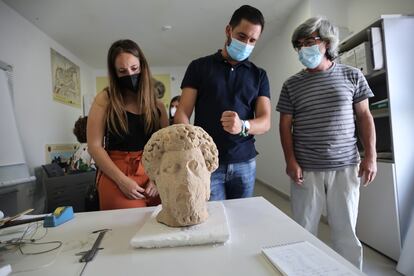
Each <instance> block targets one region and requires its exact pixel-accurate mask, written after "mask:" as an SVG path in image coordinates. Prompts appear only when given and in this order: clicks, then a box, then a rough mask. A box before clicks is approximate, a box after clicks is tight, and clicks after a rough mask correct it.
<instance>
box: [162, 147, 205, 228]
mask: <svg viewBox="0 0 414 276" xmlns="http://www.w3.org/2000/svg"><path fill="white" fill-rule="evenodd" d="M210 175H211V174H210V172H209V171H208V169H207V167H206V165H205V161H204V157H203V155H202V153H201V150H200V149H199V148H194V149H189V150H185V151H170V152H166V153H164V155H163V157H162V159H161V165H160V170H159V175H158V176H157V178H156V180H155V181H156V183H157V187H158V191H159V193H160V197H161V201H162V210H161V211H160V213H159V214H158V217H157V219H158V221H160V222H162V223H165V224H167V225H170V226H183V225H193V224H198V223H201V222H203V221H204V220H206V219H207V217H208V213H207V208H206V201H208V199H209V197H210Z"/></svg>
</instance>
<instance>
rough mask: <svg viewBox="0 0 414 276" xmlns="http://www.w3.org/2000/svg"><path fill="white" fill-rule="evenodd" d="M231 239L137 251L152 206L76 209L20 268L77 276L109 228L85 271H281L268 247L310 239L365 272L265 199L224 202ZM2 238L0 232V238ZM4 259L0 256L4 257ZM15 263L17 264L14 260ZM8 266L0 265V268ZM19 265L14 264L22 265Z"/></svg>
mask: <svg viewBox="0 0 414 276" xmlns="http://www.w3.org/2000/svg"><path fill="white" fill-rule="evenodd" d="M224 206H225V208H226V212H227V217H228V220H229V226H230V231H231V240H230V241H229V242H227V243H226V244H224V245H223V244H219V245H217V244H216V245H202V246H191V247H177V248H161V249H134V248H132V247H131V246H130V245H129V241H130V239H131V237H132V236H133V235H135V233H136V232H137V231H138V229H139V228H140V227H141V226H142V225H143V224H144V222H145V220H146V219H147V218H148V217H149V216H150V215H151V213H152V211H153V210H154V207H149V208H136V209H124V210H113V211H101V212H92V213H76V214H75V218H74V219H73V220H71V221H69V222H66V223H65V224H62V225H60V226H58V227H56V228H50V229H49V232H48V234H47V236H46V237H45V239H44V240H61V241H63V242H64V245H63V247H62V250H61V251H60V254H59V255H58V256H57V258H55V259H54V257H55V256H56V251H54V252H51V253H46V254H42V255H41V256H31V257H20V258H21V259H20V260H17V259H15V260H14V261H15V262H17V261H18V264H17V265H18V266H20V267H23V266H24V267H26V268H28V267H33V268H35V267H38V266H40V265H45V264H47V263H49V262H52V264H51V265H50V266H48V267H46V268H42V269H39V270H36V271H31V272H28V273H27V274H30V275H79V273H80V271H81V269H82V267H83V263H79V258H80V257H79V256H75V254H76V253H78V252H80V251H85V250H88V249H90V248H91V246H92V244H93V242H94V240H95V239H96V237H97V234H90V233H91V232H92V231H94V230H97V229H103V228H110V229H112V231H110V232H107V234H106V235H105V237H104V239H103V241H102V244H101V247H103V248H104V249H103V250H101V251H99V252H98V254H97V256H96V257H95V259H94V260H93V261H92V262H90V263H89V264H88V265H87V267H86V269H85V271H84V274H83V275H150V276H154V275H208V276H211V275H278V274H279V273H278V272H277V271H276V270H275V269H274V268H273V266H272V265H271V264H270V263H269V262H268V261H267V260H266V259H265V258H264V257H263V255H262V253H261V248H262V247H264V246H270V245H276V244H282V243H288V242H294V241H301V240H306V241H309V242H310V243H312V244H313V245H315V246H316V247H318V248H320V249H321V250H322V251H324V252H326V253H327V254H328V255H330V256H331V257H333V258H334V259H336V260H337V261H338V262H340V263H342V264H344V265H345V266H346V267H348V268H350V269H351V270H352V271H353V272H355V273H356V274H359V275H363V274H362V273H361V272H360V271H359V270H357V269H356V268H355V267H354V266H353V265H352V264H350V263H349V262H348V261H346V260H345V259H344V258H342V257H341V256H340V255H338V254H337V253H336V252H334V251H333V250H332V249H331V248H329V247H328V246H326V245H325V244H324V243H323V242H321V241H320V240H318V239H317V238H316V237H314V236H313V235H311V234H310V233H309V232H307V231H306V230H305V229H303V228H302V227H301V226H299V225H298V224H297V223H296V222H294V221H293V220H292V219H290V218H289V217H288V216H286V215H285V214H284V213H282V212H281V211H280V210H279V209H277V208H276V207H274V206H273V205H272V204H271V203H269V202H268V201H266V200H265V199H264V198H262V197H255V198H248V199H236V200H228V201H224ZM0 238H1V236H0ZM0 259H1V258H0ZM12 264H13V263H12ZM1 265H4V263H1V260H0V266H1ZM18 266H16V267H18Z"/></svg>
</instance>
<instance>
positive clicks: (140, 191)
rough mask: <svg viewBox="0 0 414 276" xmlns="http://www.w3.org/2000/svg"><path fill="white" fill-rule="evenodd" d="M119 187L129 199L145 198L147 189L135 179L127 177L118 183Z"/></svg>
mask: <svg viewBox="0 0 414 276" xmlns="http://www.w3.org/2000/svg"><path fill="white" fill-rule="evenodd" d="M118 187H119V189H121V191H122V193H123V194H124V195H125V196H126V197H127V198H129V199H144V198H145V196H144V192H145V189H144V188H142V187H140V186H139V185H138V184H137V183H136V182H135V181H134V180H132V179H131V178H129V177H126V176H125V178H124V179H123V180H122V182H121V183H118Z"/></svg>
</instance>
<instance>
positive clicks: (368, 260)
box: [255, 182, 401, 276]
mask: <svg viewBox="0 0 414 276" xmlns="http://www.w3.org/2000/svg"><path fill="white" fill-rule="evenodd" d="M255 195H256V196H263V197H264V198H266V199H267V200H268V201H270V202H271V203H272V204H273V205H275V206H276V207H277V208H279V209H280V210H282V211H283V212H284V213H285V214H287V215H288V216H290V217H291V214H292V213H291V210H290V202H289V200H287V199H286V198H284V197H282V196H280V194H278V193H277V192H276V191H275V190H274V189H273V188H270V187H268V186H266V185H264V184H261V183H260V182H257V183H256V187H255ZM318 237H319V239H321V240H322V241H323V242H325V243H326V244H328V245H329V244H330V238H329V226H328V225H327V224H326V223H323V222H321V223H320V224H319V235H318ZM363 250H364V265H363V272H364V273H366V274H367V275H369V276H371V275H372V276H377V275H379V276H392V275H401V274H400V273H398V272H397V271H395V266H396V263H395V261H393V260H391V259H389V258H388V257H385V256H384V255H382V254H380V253H378V252H377V251H375V250H373V249H371V248H369V247H367V246H365V245H364V249H363Z"/></svg>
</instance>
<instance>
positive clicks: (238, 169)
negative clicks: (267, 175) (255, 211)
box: [210, 158, 256, 201]
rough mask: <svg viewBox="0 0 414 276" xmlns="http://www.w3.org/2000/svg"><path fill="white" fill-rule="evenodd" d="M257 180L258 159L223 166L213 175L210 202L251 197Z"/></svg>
mask: <svg viewBox="0 0 414 276" xmlns="http://www.w3.org/2000/svg"><path fill="white" fill-rule="evenodd" d="M255 180H256V158H252V159H250V160H248V161H246V162H240V163H232V164H222V165H220V166H219V167H218V168H217V170H216V171H214V172H213V173H212V174H211V185H210V187H211V188H210V190H211V193H210V201H216V200H225V199H234V198H244V197H251V196H253V189H254V182H255Z"/></svg>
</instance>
